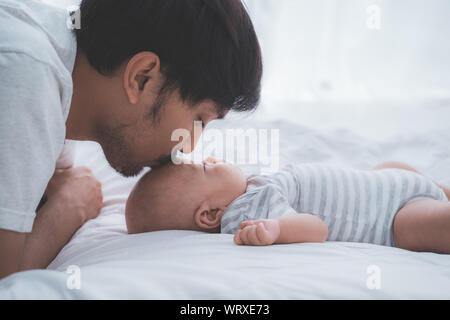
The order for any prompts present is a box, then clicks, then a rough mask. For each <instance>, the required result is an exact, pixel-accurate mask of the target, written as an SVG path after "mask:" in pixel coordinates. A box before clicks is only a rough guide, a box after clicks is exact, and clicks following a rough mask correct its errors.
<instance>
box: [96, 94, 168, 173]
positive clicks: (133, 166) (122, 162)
mask: <svg viewBox="0 0 450 320" xmlns="http://www.w3.org/2000/svg"><path fill="white" fill-rule="evenodd" d="M165 102H166V96H165V95H164V94H160V96H159V97H158V98H157V100H156V101H155V103H154V104H153V105H152V106H151V108H150V110H149V113H148V114H147V115H146V116H145V118H144V119H145V120H146V121H147V122H148V123H150V126H151V127H152V128H153V129H155V128H157V126H158V125H159V123H160V120H161V118H160V116H161V111H162V109H163V106H164V104H165ZM133 125H136V124H133ZM130 126H132V125H122V126H118V127H116V128H107V127H104V126H97V138H98V141H99V142H100V144H101V146H102V149H103V152H104V154H105V157H106V159H107V160H108V162H109V164H110V166H111V167H112V168H113V169H114V170H116V171H117V172H118V173H120V174H121V175H122V176H124V177H126V178H129V177H135V176H138V175H139V174H140V173H141V171H142V170H143V169H144V167H146V166H150V165H152V166H158V165H163V164H165V163H168V162H170V161H171V155H163V156H160V157H159V158H157V159H149V160H148V161H150V160H153V161H152V164H150V163H145V164H142V163H131V161H130V158H133V157H132V155H133V154H134V152H133V148H132V147H130V145H131V144H129V143H127V140H126V138H125V137H126V134H125V133H124V131H125V129H126V128H128V127H130ZM131 139H132V137H130V140H131Z"/></svg>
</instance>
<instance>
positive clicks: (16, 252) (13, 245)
mask: <svg viewBox="0 0 450 320" xmlns="http://www.w3.org/2000/svg"><path fill="white" fill-rule="evenodd" d="M25 237H26V234H25V233H19V232H14V231H9V230H4V229H0V279H2V278H4V277H6V276H8V275H10V274H11V273H13V272H16V271H17V270H18V269H19V266H20V262H21V260H22V255H23V248H24V247H25Z"/></svg>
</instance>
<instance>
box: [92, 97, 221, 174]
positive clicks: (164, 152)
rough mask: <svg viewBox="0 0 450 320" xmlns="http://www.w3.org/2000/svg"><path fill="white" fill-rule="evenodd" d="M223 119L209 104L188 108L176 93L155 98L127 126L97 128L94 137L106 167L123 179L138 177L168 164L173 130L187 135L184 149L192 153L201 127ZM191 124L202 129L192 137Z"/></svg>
mask: <svg viewBox="0 0 450 320" xmlns="http://www.w3.org/2000/svg"><path fill="white" fill-rule="evenodd" d="M223 116H224V115H219V114H217V111H216V108H215V106H214V104H213V103H212V102H209V101H206V102H203V103H200V104H199V105H197V106H194V107H191V106H188V105H187V104H186V103H183V102H182V100H181V98H180V97H179V95H178V92H177V91H174V92H173V93H170V94H167V95H165V96H164V95H159V96H155V97H154V98H153V99H152V101H151V102H150V106H149V107H148V108H146V112H143V113H142V114H141V115H139V116H137V117H136V119H134V120H133V121H131V122H130V120H129V119H127V121H123V123H122V124H120V122H119V121H118V122H119V123H117V124H115V125H114V126H113V127H112V126H99V127H98V128H97V130H98V131H97V136H98V141H99V142H100V144H101V145H102V148H103V151H104V153H105V156H106V158H107V160H108V162H109V163H110V165H111V166H112V167H113V168H114V169H115V170H116V171H118V172H119V173H120V174H122V175H123V176H125V177H131V176H136V175H138V174H139V173H140V172H141V171H142V169H143V168H144V167H151V166H156V165H159V164H163V163H166V162H168V161H171V153H172V150H173V149H174V147H175V146H177V145H178V144H179V142H180V141H172V134H173V132H174V131H175V130H177V129H184V130H187V131H189V132H190V137H191V139H190V141H184V146H185V147H186V144H187V145H189V144H190V146H189V147H190V148H191V151H192V150H193V149H194V147H195V145H196V144H197V142H198V138H199V133H200V134H201V132H202V130H203V129H204V127H206V125H207V124H208V123H209V122H210V121H212V120H215V119H217V118H222V117H223ZM125 117H126V116H125V115H124V118H125ZM195 121H201V122H202V123H203V128H202V127H200V128H199V127H197V128H196V135H194V122H195ZM198 131H200V132H198Z"/></svg>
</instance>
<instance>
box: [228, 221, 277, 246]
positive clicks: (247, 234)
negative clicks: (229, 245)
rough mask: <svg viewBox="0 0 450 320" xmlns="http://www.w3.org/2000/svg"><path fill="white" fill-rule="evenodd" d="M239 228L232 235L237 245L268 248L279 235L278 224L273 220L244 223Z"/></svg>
mask: <svg viewBox="0 0 450 320" xmlns="http://www.w3.org/2000/svg"><path fill="white" fill-rule="evenodd" d="M240 228H241V229H240V230H238V231H237V232H236V234H235V235H234V242H235V243H236V244H237V245H249V246H269V245H271V244H274V243H275V241H276V240H277V239H278V237H279V235H280V224H279V223H278V221H277V220H273V219H268V220H255V221H244V222H242V223H241V225H240Z"/></svg>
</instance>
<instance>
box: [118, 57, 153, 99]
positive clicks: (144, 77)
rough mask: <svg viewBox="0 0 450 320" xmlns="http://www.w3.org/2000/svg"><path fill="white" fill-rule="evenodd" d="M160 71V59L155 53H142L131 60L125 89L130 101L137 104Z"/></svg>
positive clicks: (126, 71) (126, 73) (125, 79)
mask: <svg viewBox="0 0 450 320" xmlns="http://www.w3.org/2000/svg"><path fill="white" fill-rule="evenodd" d="M159 70H160V61H159V57H158V56H157V55H156V54H154V53H153V52H140V53H138V54H136V55H135V56H134V57H132V58H131V59H130V61H129V62H128V64H127V66H126V68H125V72H124V79H123V81H124V83H123V84H124V88H125V92H126V93H127V95H128V99H129V100H130V102H131V103H132V104H136V103H137V102H138V100H139V97H140V96H141V94H142V91H143V90H144V88H145V87H146V86H147V85H149V84H148V82H149V80H151V79H156V75H157V74H158V73H159Z"/></svg>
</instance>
